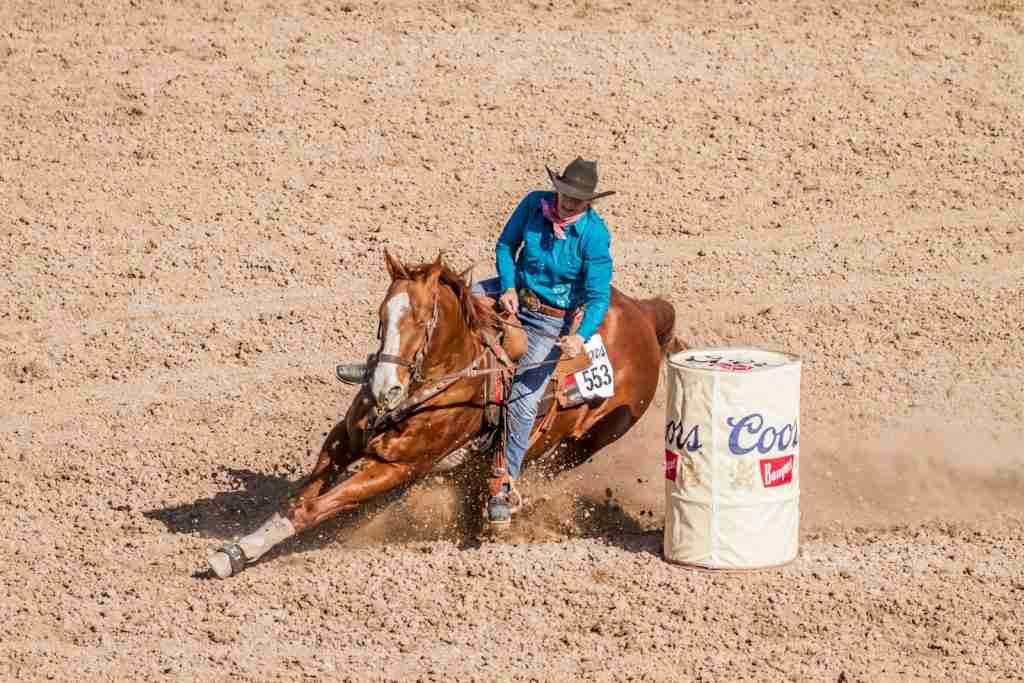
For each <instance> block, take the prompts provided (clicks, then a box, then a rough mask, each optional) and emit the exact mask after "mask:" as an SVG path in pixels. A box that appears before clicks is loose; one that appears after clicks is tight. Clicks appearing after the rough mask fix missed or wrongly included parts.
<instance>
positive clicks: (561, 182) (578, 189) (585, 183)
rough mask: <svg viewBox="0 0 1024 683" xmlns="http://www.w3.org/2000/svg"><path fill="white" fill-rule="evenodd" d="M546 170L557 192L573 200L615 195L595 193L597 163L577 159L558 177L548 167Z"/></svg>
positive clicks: (587, 199)
mask: <svg viewBox="0 0 1024 683" xmlns="http://www.w3.org/2000/svg"><path fill="white" fill-rule="evenodd" d="M544 168H546V169H548V176H550V178H551V184H552V185H554V186H555V191H556V192H559V193H561V194H564V195H567V196H569V197H572V198H573V199H582V200H584V201H590V200H591V199H597V198H598V197H607V196H608V195H610V194H615V192H614V191H610V192H594V189H595V188H596V187H597V162H596V161H584V160H583V159H582V158H581V157H576V159H575V160H573V162H572V163H571V164H569V165H568V166H566V167H565V172H564V173H563V174H562V175H558V174H557V173H555V172H554V171H552V170H551V168H549V167H548V166H545V167H544Z"/></svg>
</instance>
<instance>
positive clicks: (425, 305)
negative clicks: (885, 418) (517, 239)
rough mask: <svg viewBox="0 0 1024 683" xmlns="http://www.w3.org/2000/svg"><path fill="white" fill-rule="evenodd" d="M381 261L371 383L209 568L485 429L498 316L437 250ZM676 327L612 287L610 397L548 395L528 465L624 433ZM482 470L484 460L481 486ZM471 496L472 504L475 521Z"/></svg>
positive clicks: (665, 306) (660, 306) (655, 303)
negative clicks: (290, 487)
mask: <svg viewBox="0 0 1024 683" xmlns="http://www.w3.org/2000/svg"><path fill="white" fill-rule="evenodd" d="M385 260H386V263H387V268H388V272H389V273H390V276H391V284H390V286H389V287H388V291H387V295H386V296H385V298H384V301H383V303H382V304H381V306H380V311H379V314H380V324H381V335H380V336H381V349H380V351H379V352H378V354H377V362H376V366H375V367H374V369H373V374H372V378H371V380H370V381H364V383H363V385H362V387H361V388H360V390H359V392H358V394H357V395H356V397H355V399H354V400H353V402H352V404H351V406H350V407H349V409H348V413H347V414H346V416H345V419H344V420H343V421H342V422H340V423H338V424H337V425H335V427H334V428H333V429H332V430H331V432H330V433H329V434H328V436H327V439H326V441H325V442H324V445H323V448H322V449H321V451H320V454H319V458H318V460H317V463H316V466H315V467H314V468H313V471H312V473H310V475H309V476H308V477H306V479H305V480H303V481H302V482H301V483H300V484H299V485H298V486H297V488H296V490H295V492H294V493H292V494H291V495H290V496H288V497H287V498H286V499H285V500H284V502H283V504H282V505H281V507H280V510H279V512H277V513H275V514H274V515H273V516H272V517H271V518H270V519H268V520H267V521H266V522H265V523H264V524H263V525H262V526H261V527H260V528H258V529H257V530H256V531H254V532H253V533H251V534H249V535H248V536H245V537H243V538H242V539H240V540H239V542H238V543H228V544H226V545H225V546H224V547H223V548H221V549H219V550H217V551H215V552H214V553H213V554H211V555H210V557H209V561H210V565H211V568H212V569H213V570H214V572H215V573H216V574H217V575H218V576H220V577H222V578H224V577H227V576H230V575H231V574H233V573H237V572H238V571H241V569H242V568H243V567H244V566H245V564H246V563H251V562H255V561H256V560H258V559H259V558H260V557H261V556H262V555H263V554H265V553H266V552H267V551H268V550H270V549H271V548H272V547H273V546H274V545H276V544H278V543H280V542H281V541H283V540H285V539H287V538H289V537H290V536H293V535H294V534H297V533H300V532H302V531H305V530H306V529H310V528H312V527H314V526H316V525H318V524H320V523H321V522H323V521H324V520H327V519H329V518H331V517H333V516H335V515H337V514H339V513H341V512H343V511H346V510H352V509H354V508H356V507H357V506H359V504H360V503H362V502H364V501H366V500H368V499H370V498H372V497H374V496H377V495H379V494H382V493H385V492H388V491H392V490H394V489H396V488H398V487H402V486H405V485H408V484H410V483H412V482H414V481H415V480H416V479H417V478H419V477H421V476H423V475H424V474H425V473H427V472H429V471H430V470H431V469H432V468H434V467H435V465H437V464H438V463H439V462H440V461H441V460H442V459H444V458H445V457H446V456H448V455H450V454H452V453H454V452H455V451H457V450H458V449H460V448H465V447H466V446H467V444H469V443H470V442H471V441H473V440H474V439H477V438H478V437H479V436H480V435H481V433H482V432H484V431H485V430H486V429H487V422H486V420H485V403H486V399H485V396H484V394H485V382H486V381H487V377H486V375H483V374H478V373H477V372H474V370H476V369H477V368H478V367H479V365H480V359H481V358H484V357H485V356H486V355H487V354H488V353H493V352H492V351H489V350H488V345H487V343H485V339H484V334H483V333H484V332H485V331H487V330H489V329H493V326H494V322H495V320H496V317H495V314H494V312H493V311H494V308H493V302H492V301H491V300H489V299H485V298H483V297H478V296H476V295H474V294H472V293H471V292H470V287H469V284H468V283H467V282H466V281H465V280H464V278H463V277H462V276H460V275H459V274H457V273H455V272H453V271H452V270H450V269H449V268H448V267H447V266H446V265H444V263H443V262H442V259H441V257H440V256H438V258H437V260H436V261H434V262H433V263H430V264H422V265H418V266H406V265H404V264H403V263H402V262H401V261H400V260H399V259H398V258H396V257H394V256H393V255H392V254H390V253H388V252H386V253H385ZM674 328H675V310H674V309H673V308H672V305H671V304H669V303H668V302H666V301H664V300H661V299H647V300H637V299H633V298H630V297H628V296H626V295H625V294H623V293H621V292H619V291H618V290H617V289H615V288H612V295H611V305H610V306H609V309H608V313H607V315H606V316H605V319H604V322H603V323H602V325H601V328H600V330H599V332H600V334H601V337H602V339H603V340H604V343H605V347H606V348H607V352H608V357H609V359H610V360H611V363H612V366H613V367H614V372H615V394H614V396H613V397H611V398H607V399H601V400H597V401H590V402H584V403H583V404H581V405H578V406H576V407H572V408H565V409H563V408H561V407H560V406H558V405H557V402H556V404H555V405H554V406H553V407H552V410H554V411H555V412H554V414H553V415H551V416H549V418H550V419H548V420H546V421H545V424H544V427H545V429H544V433H543V434H542V435H539V438H536V439H535V440H534V442H533V445H532V447H531V448H530V450H529V452H528V453H527V454H526V458H525V462H527V463H528V462H529V461H531V460H536V459H537V458H538V457H539V456H541V455H543V454H545V453H548V452H551V451H552V449H554V448H555V447H556V446H561V448H559V449H558V451H557V452H556V453H555V454H554V457H555V458H557V460H558V462H556V463H553V464H555V465H556V466H557V467H560V468H563V469H564V468H569V467H574V466H576V465H579V464H581V463H583V462H584V461H586V460H587V459H588V458H589V457H590V456H591V455H593V454H594V453H596V452H597V451H598V450H600V449H601V448H603V447H605V446H607V445H608V444H610V443H611V442H613V441H615V440H616V439H618V438H619V437H620V436H622V435H623V434H624V433H625V432H626V431H627V430H628V429H629V428H630V427H632V426H633V424H635V423H636V421H637V420H639V419H640V417H641V416H642V415H643V414H644V412H645V411H646V410H647V408H648V406H650V404H651V400H652V399H653V398H654V392H655V390H656V388H657V384H658V377H659V374H660V367H661V361H662V359H663V357H664V356H665V354H666V353H667V352H670V351H673V350H677V348H678V347H679V342H678V341H677V340H676V339H675V336H674ZM453 377H454V378H455V379H453ZM438 378H446V379H445V380H444V381H440V382H439V381H438ZM417 399H419V400H417ZM396 409H397V412H396ZM543 417H544V416H543V415H539V416H538V425H539V424H540V422H541V421H542V419H543ZM381 418H387V419H381ZM538 425H535V426H534V430H535V433H536V430H537V429H538ZM479 458H480V459H482V458H484V456H482V455H480V456H479ZM357 461H361V462H358V463H357ZM489 464H490V463H489V462H488V463H486V465H489ZM353 465H361V467H358V466H357V467H350V466H353ZM351 470H355V471H354V473H353V472H352V471H351ZM485 476H486V468H482V469H481V472H480V479H481V483H482V484H484V483H485V482H484V481H483V480H484V478H485ZM479 503H480V501H479V500H474V501H472V504H474V505H477V507H476V510H477V515H476V516H477V517H478V518H479V517H480V514H479V510H480V507H479Z"/></svg>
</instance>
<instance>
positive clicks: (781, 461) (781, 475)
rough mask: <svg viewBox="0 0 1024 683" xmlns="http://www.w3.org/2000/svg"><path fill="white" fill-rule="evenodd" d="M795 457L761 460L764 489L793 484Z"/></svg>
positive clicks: (787, 456)
mask: <svg viewBox="0 0 1024 683" xmlns="http://www.w3.org/2000/svg"><path fill="white" fill-rule="evenodd" d="M793 457H794V456H792V455H784V456H782V457H781V458H764V459H763V460H761V483H763V484H764V487H765V488H766V489H767V488H771V487H773V486H784V485H786V484H791V483H792V482H793Z"/></svg>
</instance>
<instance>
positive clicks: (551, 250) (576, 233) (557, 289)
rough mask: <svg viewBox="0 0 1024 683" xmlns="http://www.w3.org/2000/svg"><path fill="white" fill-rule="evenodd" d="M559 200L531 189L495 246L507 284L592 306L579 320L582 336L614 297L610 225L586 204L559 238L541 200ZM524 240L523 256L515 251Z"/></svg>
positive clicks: (556, 301)
mask: <svg viewBox="0 0 1024 683" xmlns="http://www.w3.org/2000/svg"><path fill="white" fill-rule="evenodd" d="M541 199H546V200H547V201H548V202H549V203H551V204H554V202H555V193H554V192H539V191H538V192H531V193H530V194H528V195H526V197H525V198H524V199H523V200H522V201H521V202H519V206H517V207H516V210H515V211H514V212H513V213H512V216H511V217H510V218H509V219H508V223H506V224H505V229H504V230H502V231H501V237H499V238H498V245H497V248H496V254H497V264H498V278H499V279H500V280H501V288H502V290H506V289H511V288H516V289H519V288H520V287H526V288H528V289H531V290H533V291H534V292H536V294H537V296H538V297H539V298H540V300H541V301H543V302H544V303H546V304H547V305H549V306H556V307H558V308H576V307H577V306H580V305H583V304H585V305H586V307H587V309H586V312H585V313H584V314H583V320H582V321H581V322H580V327H579V335H580V336H581V337H583V339H590V336H591V335H592V334H594V333H595V332H597V328H598V327H600V326H601V321H603V320H604V316H605V313H607V312H608V302H609V301H610V299H611V284H612V256H611V251H610V250H609V247H610V244H611V235H610V234H609V233H608V227H607V226H606V225H605V224H604V221H603V220H602V219H601V217H600V216H599V215H598V214H597V212H596V211H594V209H587V212H586V214H584V215H583V216H582V217H581V218H580V219H579V220H578V221H576V222H575V223H573V224H572V225H570V226H569V227H568V228H566V230H565V235H566V238H565V239H564V240H560V239H556V238H555V234H554V231H553V230H552V229H551V222H550V221H548V220H547V219H546V218H544V213H543V211H542V210H541V206H540V200H541ZM520 246H522V250H520V251H519V254H518V256H517V255H516V251H517V250H519V247H520Z"/></svg>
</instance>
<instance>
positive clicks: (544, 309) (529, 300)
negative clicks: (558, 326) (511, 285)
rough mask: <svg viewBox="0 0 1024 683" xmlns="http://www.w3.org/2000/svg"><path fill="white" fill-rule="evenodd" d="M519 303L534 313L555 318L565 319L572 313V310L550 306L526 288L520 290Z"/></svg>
mask: <svg viewBox="0 0 1024 683" xmlns="http://www.w3.org/2000/svg"><path fill="white" fill-rule="evenodd" d="M519 302H520V303H521V304H522V305H523V306H525V307H526V308H527V309H528V310H531V311H533V312H534V313H541V314H543V315H550V316H551V317H553V318H565V317H566V316H568V315H569V314H570V313H571V312H572V311H571V309H567V308H556V307H555V306H548V305H547V304H546V303H544V302H542V301H541V300H540V297H538V296H537V294H536V292H534V291H533V290H530V289H526V288H525V287H524V288H522V289H520V290H519Z"/></svg>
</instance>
